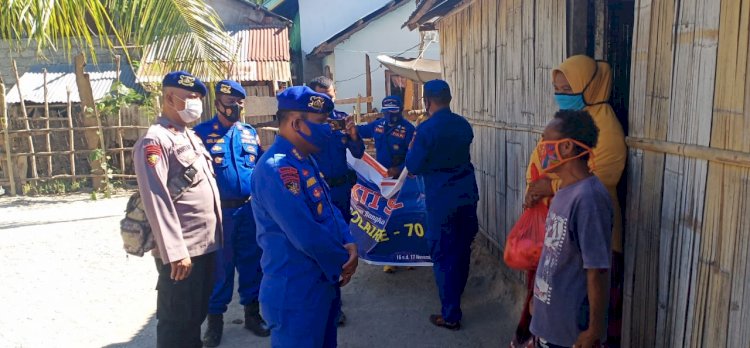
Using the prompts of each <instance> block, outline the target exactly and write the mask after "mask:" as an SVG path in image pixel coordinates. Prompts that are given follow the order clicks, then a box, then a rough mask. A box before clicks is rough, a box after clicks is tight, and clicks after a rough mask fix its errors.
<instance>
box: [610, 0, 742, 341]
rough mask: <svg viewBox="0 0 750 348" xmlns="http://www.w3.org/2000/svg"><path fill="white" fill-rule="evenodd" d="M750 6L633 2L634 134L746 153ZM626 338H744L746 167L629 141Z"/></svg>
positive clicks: (735, 1)
mask: <svg viewBox="0 0 750 348" xmlns="http://www.w3.org/2000/svg"><path fill="white" fill-rule="evenodd" d="M749 24H750V6H749V5H748V3H747V1H745V2H743V1H741V0H721V1H719V0H667V1H655V0H653V1H652V0H639V1H637V4H636V14H635V25H634V40H633V64H632V75H631V76H632V77H631V97H630V115H629V119H630V134H629V135H630V136H632V137H638V138H645V139H654V140H665V141H669V142H673V143H683V144H691V145H700V146H711V147H716V148H722V149H731V150H738V151H744V152H750V137H748V134H750V133H748V131H750V117H749V115H750V112H749V111H750V110H748V109H747V108H746V105H747V103H748V101H750V98H749V97H750V96H749V95H748V93H747V92H748V90H749V89H748V88H747V87H748V86H747V81H746V71H747V66H748V63H749V62H748V59H747V55H748V30H749V29H748V25H749ZM628 174H629V179H630V180H629V185H630V186H629V189H628V204H627V214H626V238H625V241H626V244H625V249H626V272H627V274H626V278H625V279H626V284H625V312H624V316H625V318H624V328H623V335H624V337H623V346H626V347H627V346H630V347H746V346H747V344H748V343H747V342H748V341H750V330H748V329H747V328H748V326H747V323H748V320H749V319H750V283H749V282H748V280H750V278H748V270H750V268H749V267H748V248H750V245H749V243H750V238H748V237H750V236H749V234H750V217H749V213H750V209H749V207H748V201H750V185H749V184H750V179H748V177H749V175H748V174H750V173H748V169H747V168H740V167H733V166H729V165H723V164H718V163H713V162H710V161H706V160H699V159H695V158H690V157H684V156H677V155H665V154H664V153H659V152H650V151H642V150H638V149H631V150H630V154H629V165H628Z"/></svg>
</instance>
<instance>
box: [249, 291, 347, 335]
mask: <svg viewBox="0 0 750 348" xmlns="http://www.w3.org/2000/svg"><path fill="white" fill-rule="evenodd" d="M331 286H335V287H336V291H337V293H338V294H339V296H337V297H336V298H333V299H330V300H328V301H324V302H323V303H317V305H316V306H315V307H313V308H299V309H297V308H294V309H291V308H286V309H284V308H275V307H273V306H269V305H266V304H262V306H261V311H262V314H263V318H264V319H265V320H266V322H267V323H268V326H269V328H270V329H271V347H273V348H288V347H295V348H331V347H336V340H337V336H336V324H337V323H338V314H339V312H340V311H341V302H340V299H341V297H340V292H339V291H338V285H334V284H331Z"/></svg>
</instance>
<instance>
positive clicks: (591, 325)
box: [531, 110, 613, 348]
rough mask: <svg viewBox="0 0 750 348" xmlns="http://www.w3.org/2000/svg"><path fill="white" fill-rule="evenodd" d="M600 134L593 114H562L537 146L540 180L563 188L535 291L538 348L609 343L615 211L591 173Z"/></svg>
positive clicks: (550, 216)
mask: <svg viewBox="0 0 750 348" xmlns="http://www.w3.org/2000/svg"><path fill="white" fill-rule="evenodd" d="M598 134H599V130H598V128H597V127H596V125H595V124H594V121H593V119H592V118H591V116H590V115H589V113H588V112H586V111H572V110H561V111H558V112H557V113H556V114H555V118H554V119H553V120H552V121H551V122H550V123H549V124H548V125H547V128H546V129H545V130H544V134H543V141H542V142H541V143H540V144H539V149H538V154H539V156H540V163H541V167H542V171H543V173H554V174H556V175H557V176H558V177H559V178H560V179H561V180H562V184H561V187H560V189H559V190H558V191H557V193H556V194H555V196H554V198H553V199H552V202H551V203H550V206H549V213H548V215H547V220H546V224H545V227H546V234H545V239H544V247H543V249H542V254H541V259H540V260H539V265H538V267H537V270H536V279H535V283H534V299H533V301H534V302H533V308H532V314H533V315H532V319H531V332H532V333H533V334H534V335H535V336H536V337H537V342H536V345H537V347H545V348H547V347H549V348H557V347H583V348H590V347H600V346H602V344H603V342H604V340H606V327H607V321H606V318H605V314H606V310H607V302H608V293H609V269H610V267H611V264H610V263H611V255H610V253H611V243H612V233H611V231H612V223H613V222H612V221H613V208H612V200H611V198H610V196H609V193H608V192H607V189H606V188H605V187H604V185H603V184H602V183H601V182H600V181H599V179H598V178H597V177H596V176H594V175H593V174H592V173H591V168H589V166H588V160H589V157H590V156H592V150H591V149H592V148H594V147H595V146H596V143H597V138H598Z"/></svg>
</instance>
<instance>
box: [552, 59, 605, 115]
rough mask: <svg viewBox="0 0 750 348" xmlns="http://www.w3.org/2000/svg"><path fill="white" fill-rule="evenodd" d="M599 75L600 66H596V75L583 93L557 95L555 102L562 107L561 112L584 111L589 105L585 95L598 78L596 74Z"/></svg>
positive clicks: (592, 76) (584, 88)
mask: <svg viewBox="0 0 750 348" xmlns="http://www.w3.org/2000/svg"><path fill="white" fill-rule="evenodd" d="M597 73H599V64H598V63H597V64H596V67H595V69H594V74H593V75H591V79H590V80H589V82H587V83H586V86H584V87H583V91H581V93H576V94H565V93H555V101H556V102H557V105H558V106H560V110H578V111H580V110H583V109H584V108H585V107H586V106H587V105H589V104H586V100H585V99H583V94H584V93H586V90H587V89H589V86H590V85H591V83H592V82H594V79H595V78H596V74H597ZM603 103H606V101H605V102H600V103H595V104H590V105H596V104H603Z"/></svg>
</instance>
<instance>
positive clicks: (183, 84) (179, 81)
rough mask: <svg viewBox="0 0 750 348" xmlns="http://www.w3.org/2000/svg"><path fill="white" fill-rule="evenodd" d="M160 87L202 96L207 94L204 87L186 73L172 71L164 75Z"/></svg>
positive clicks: (199, 81) (195, 78)
mask: <svg viewBox="0 0 750 348" xmlns="http://www.w3.org/2000/svg"><path fill="white" fill-rule="evenodd" d="M161 85H162V87H176V88H181V89H186V90H188V91H191V92H196V93H200V95H202V96H205V95H206V94H208V89H207V88H206V85H204V84H203V82H201V80H199V79H198V78H197V77H195V76H193V75H191V74H190V73H189V72H187V71H173V72H171V73H169V74H166V75H164V80H162V82H161Z"/></svg>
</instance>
